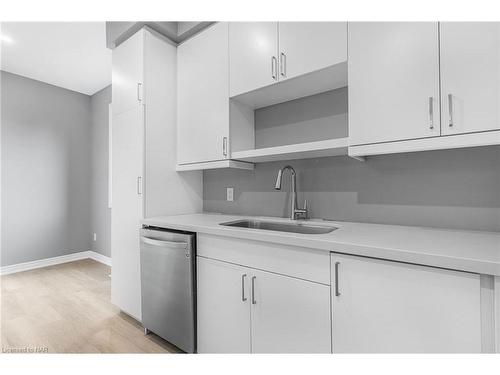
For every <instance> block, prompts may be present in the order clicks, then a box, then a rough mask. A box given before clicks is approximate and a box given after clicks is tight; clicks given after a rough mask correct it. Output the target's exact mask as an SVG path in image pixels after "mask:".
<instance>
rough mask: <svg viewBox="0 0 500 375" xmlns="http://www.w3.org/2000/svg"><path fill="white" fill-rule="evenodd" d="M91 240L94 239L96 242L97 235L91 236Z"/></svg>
mask: <svg viewBox="0 0 500 375" xmlns="http://www.w3.org/2000/svg"><path fill="white" fill-rule="evenodd" d="M92 238H93V239H94V242H96V241H97V233H94V235H93V236H92Z"/></svg>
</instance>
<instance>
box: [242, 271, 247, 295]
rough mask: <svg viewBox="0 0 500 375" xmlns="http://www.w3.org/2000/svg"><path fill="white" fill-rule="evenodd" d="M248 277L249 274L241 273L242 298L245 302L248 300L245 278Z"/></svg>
mask: <svg viewBox="0 0 500 375" xmlns="http://www.w3.org/2000/svg"><path fill="white" fill-rule="evenodd" d="M246 277H247V274H246V273H245V274H243V275H241V300H242V301H243V302H245V301H246V300H247V297H245V278H246Z"/></svg>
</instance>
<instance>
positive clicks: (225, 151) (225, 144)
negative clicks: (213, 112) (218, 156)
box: [222, 137, 227, 156]
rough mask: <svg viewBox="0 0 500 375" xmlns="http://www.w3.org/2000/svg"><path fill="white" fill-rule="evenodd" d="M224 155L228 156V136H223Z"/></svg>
mask: <svg viewBox="0 0 500 375" xmlns="http://www.w3.org/2000/svg"><path fill="white" fill-rule="evenodd" d="M222 155H224V156H227V137H224V138H222Z"/></svg>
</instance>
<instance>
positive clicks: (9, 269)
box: [0, 251, 111, 276]
mask: <svg viewBox="0 0 500 375" xmlns="http://www.w3.org/2000/svg"><path fill="white" fill-rule="evenodd" d="M81 259H93V260H95V261H97V262H100V263H103V264H106V265H108V266H111V258H110V257H107V256H105V255H102V254H99V253H97V252H95V251H80V252H78V253H73V254H68V255H61V256H58V257H53V258H47V259H40V260H34V261H32V262H24V263H18V264H12V265H10V266H4V267H0V275H2V276H3V275H10V274H12V273H17V272H23V271H29V270H34V269H37V268H43V267H48V266H54V265H56V264H62V263H68V262H74V261H75V260H81Z"/></svg>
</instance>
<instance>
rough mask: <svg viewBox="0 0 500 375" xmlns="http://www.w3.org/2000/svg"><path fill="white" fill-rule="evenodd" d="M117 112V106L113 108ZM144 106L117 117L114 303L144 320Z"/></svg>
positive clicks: (114, 168)
mask: <svg viewBox="0 0 500 375" xmlns="http://www.w3.org/2000/svg"><path fill="white" fill-rule="evenodd" d="M113 109H114V106H113ZM142 118H143V117H142V106H138V105H136V106H135V108H133V109H131V110H129V111H126V112H122V113H121V114H119V115H116V116H113V125H112V126H113V130H112V142H113V143H112V160H113V168H112V184H111V185H112V197H113V198H112V199H113V206H112V209H111V256H112V258H113V268H112V271H111V300H112V302H113V303H114V304H115V305H117V306H118V307H119V308H120V309H122V310H123V311H125V312H126V313H128V314H130V315H132V316H133V317H135V318H136V319H139V320H141V279H140V252H139V228H140V227H141V222H140V221H141V218H142V207H143V206H142V163H143V147H142V144H143V121H142Z"/></svg>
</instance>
